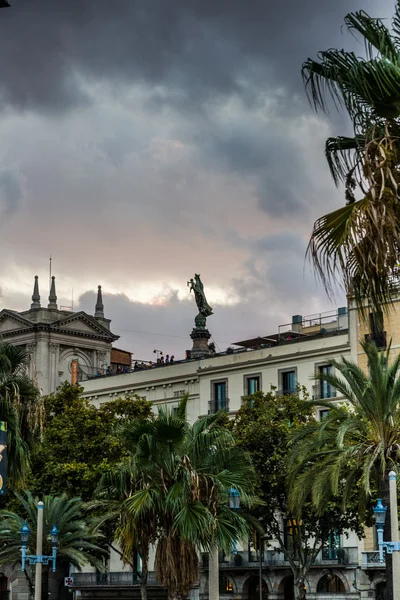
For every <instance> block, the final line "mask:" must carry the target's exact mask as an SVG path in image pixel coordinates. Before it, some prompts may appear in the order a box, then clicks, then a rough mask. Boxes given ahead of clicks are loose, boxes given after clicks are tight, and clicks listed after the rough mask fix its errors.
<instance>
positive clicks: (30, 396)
mask: <svg viewBox="0 0 400 600" xmlns="http://www.w3.org/2000/svg"><path fill="white" fill-rule="evenodd" d="M28 362H29V354H28V353H27V352H26V351H25V349H24V348H21V347H18V346H13V345H12V344H9V343H7V342H4V341H1V340H0V420H1V421H5V422H6V423H7V445H8V448H7V459H8V464H7V471H8V475H9V478H10V480H11V483H12V484H13V485H14V486H15V487H18V486H21V484H23V482H24V480H25V475H26V471H27V467H28V465H29V454H30V450H31V449H32V446H33V444H34V442H35V439H36V437H37V435H36V434H37V432H38V430H39V428H40V424H41V414H42V411H41V401H40V396H39V390H38V389H37V387H36V386H35V384H34V383H33V381H32V380H31V379H30V378H29V377H28V375H27V366H28Z"/></svg>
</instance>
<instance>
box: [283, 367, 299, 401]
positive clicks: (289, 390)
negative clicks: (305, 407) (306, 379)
mask: <svg viewBox="0 0 400 600" xmlns="http://www.w3.org/2000/svg"><path fill="white" fill-rule="evenodd" d="M281 382H282V393H283V394H284V395H288V394H293V393H294V392H295V391H296V371H295V370H293V371H283V372H282V373H281Z"/></svg>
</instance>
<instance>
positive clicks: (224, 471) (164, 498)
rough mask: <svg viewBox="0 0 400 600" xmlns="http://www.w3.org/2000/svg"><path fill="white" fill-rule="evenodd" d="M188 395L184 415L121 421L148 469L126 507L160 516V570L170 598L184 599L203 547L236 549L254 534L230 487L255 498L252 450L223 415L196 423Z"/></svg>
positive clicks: (139, 514) (137, 515)
mask: <svg viewBox="0 0 400 600" xmlns="http://www.w3.org/2000/svg"><path fill="white" fill-rule="evenodd" d="M187 401H188V399H187V397H185V398H184V399H183V400H182V401H181V403H180V405H179V408H178V413H177V415H174V414H173V413H172V412H171V411H169V410H167V409H160V411H159V414H158V416H157V417H156V418H155V419H152V420H147V421H145V422H143V421H141V422H138V421H133V422H132V421H131V422H127V423H123V424H121V426H120V427H119V433H120V435H121V438H122V439H123V441H124V443H125V445H126V447H127V448H128V449H130V451H131V453H132V456H133V457H134V460H135V462H136V465H137V469H138V471H139V472H140V475H141V484H140V489H137V490H136V491H134V492H133V494H132V495H131V497H129V498H128V499H127V500H126V502H125V507H126V510H127V511H128V513H129V515H130V516H131V518H132V519H133V520H134V521H137V520H146V518H147V517H148V516H149V515H150V516H153V515H157V549H156V557H155V571H156V576H157V579H158V581H159V583H160V585H162V586H164V587H166V588H167V589H168V593H169V597H170V598H178V599H180V598H183V597H184V596H185V595H187V593H188V591H189V588H190V586H191V585H193V584H194V583H195V582H196V581H197V580H198V577H199V561H198V553H199V551H200V550H211V551H212V550H213V549H214V548H216V547H219V548H221V549H223V550H225V551H226V552H230V551H231V550H232V544H233V542H235V541H237V540H238V539H243V538H244V537H246V535H247V534H248V531H249V522H248V520H247V519H246V517H245V515H244V514H240V513H236V512H234V511H232V510H231V509H229V507H228V492H229V490H230V489H231V488H232V487H234V488H235V489H236V490H237V491H238V492H239V493H240V494H241V496H242V503H243V504H244V505H246V504H250V503H251V502H252V501H253V498H252V495H251V492H252V476H253V471H252V466H251V462H250V459H249V457H248V455H247V454H246V453H245V452H243V451H242V450H240V449H239V448H237V447H236V446H235V440H234V438H233V436H232V434H231V433H230V432H229V431H228V430H227V429H226V428H225V427H222V426H219V425H218V419H219V415H210V416H208V417H205V418H201V419H198V420H197V421H196V422H195V423H194V424H193V425H190V424H189V423H188V421H187V419H186V416H185V412H186V404H187ZM210 576H211V574H210Z"/></svg>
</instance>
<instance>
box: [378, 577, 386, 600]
mask: <svg viewBox="0 0 400 600" xmlns="http://www.w3.org/2000/svg"><path fill="white" fill-rule="evenodd" d="M375 600H386V581H380V582H379V583H377V584H376V587H375Z"/></svg>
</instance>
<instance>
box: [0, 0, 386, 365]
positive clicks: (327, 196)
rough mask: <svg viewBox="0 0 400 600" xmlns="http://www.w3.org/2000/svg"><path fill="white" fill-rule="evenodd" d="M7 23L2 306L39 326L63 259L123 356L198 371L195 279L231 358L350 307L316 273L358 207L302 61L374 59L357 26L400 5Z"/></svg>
mask: <svg viewBox="0 0 400 600" xmlns="http://www.w3.org/2000/svg"><path fill="white" fill-rule="evenodd" d="M10 1H11V4H12V8H10V9H4V10H1V11H0V48H1V51H2V60H1V61H0V249H1V255H2V257H3V260H2V261H1V266H0V309H1V308H11V309H14V310H26V309H28V308H29V306H30V303H31V295H32V289H33V279H34V276H35V275H39V283H40V292H41V297H42V304H44V305H46V304H47V296H48V287H49V285H48V284H49V257H50V255H51V257H52V273H53V275H55V276H56V286H57V295H58V302H59V304H60V305H63V306H71V305H72V298H73V307H74V310H85V311H87V312H88V313H90V314H93V312H94V305H95V299H96V290H97V285H99V284H101V285H102V289H103V299H104V305H105V314H106V317H107V318H110V319H112V330H113V331H114V333H116V334H117V335H120V336H121V337H120V340H119V341H118V342H117V344H116V345H117V346H118V347H122V348H126V349H128V350H130V351H132V352H133V353H134V357H135V358H137V359H146V360H150V359H151V358H152V356H153V354H152V353H153V350H154V349H157V350H162V351H164V352H165V353H169V354H174V355H175V358H179V357H182V356H183V353H184V350H185V349H189V348H190V347H191V340H190V337H189V334H190V332H191V330H192V327H193V326H194V322H193V319H194V317H195V315H196V313H197V311H196V305H195V302H194V298H193V296H192V297H191V296H190V294H189V291H188V288H187V285H186V283H187V281H188V280H189V279H190V278H191V277H193V275H194V274H195V273H200V274H201V277H202V280H203V282H204V286H205V291H206V295H207V299H208V301H209V303H210V304H211V305H212V306H213V308H214V314H213V315H212V316H211V317H210V318H209V319H208V328H209V330H210V332H211V333H212V336H213V340H214V341H215V342H216V345H217V349H220V350H225V349H226V348H227V347H228V346H229V345H230V344H231V343H233V342H235V341H239V340H243V339H246V338H250V337H254V336H257V335H261V336H263V335H267V334H271V333H273V332H275V331H277V328H278V325H280V324H284V323H289V322H290V321H291V317H292V315H294V314H302V315H310V314H314V313H319V312H325V311H332V310H334V309H335V308H336V307H337V306H342V305H343V304H345V299H344V295H343V293H342V292H341V290H340V289H338V291H337V293H336V294H335V296H334V297H327V295H326V293H325V291H324V289H323V287H322V285H321V284H320V283H319V282H318V281H316V279H315V276H314V273H313V271H312V268H311V267H310V264H309V262H307V261H306V260H305V251H306V247H307V241H308V238H309V235H310V232H311V229H312V224H313V222H314V220H315V219H316V218H317V217H318V216H320V215H322V214H325V213H326V212H329V211H331V210H333V209H335V208H336V207H339V206H340V205H342V204H343V203H344V193H343V190H342V189H336V188H335V186H334V184H333V182H332V180H331V177H330V174H329V170H328V167H327V165H326V162H325V158H324V142H325V139H326V138H327V137H329V136H330V135H340V134H345V133H346V132H347V131H348V123H347V122H346V119H345V117H344V115H341V114H336V113H332V114H331V115H329V116H326V115H323V114H315V112H314V111H313V109H312V108H311V107H310V105H309V104H308V101H307V98H306V94H305V92H304V89H303V84H302V79H301V64H302V62H303V61H304V60H306V59H307V58H308V57H312V58H316V55H317V52H318V51H319V50H324V49H328V48H330V47H337V48H339V47H340V48H342V47H346V48H351V47H353V48H356V51H357V52H358V53H359V54H362V53H363V46H362V45H361V44H358V45H357V42H356V41H355V40H354V39H353V38H352V37H351V36H350V35H349V34H347V33H346V32H345V31H344V30H343V29H342V25H343V17H344V16H345V15H346V14H347V12H349V11H353V10H360V9H363V10H366V11H367V12H369V13H370V14H371V15H373V16H379V17H383V18H387V17H389V16H390V15H391V13H392V10H393V6H394V0H381V1H380V2H379V3H378V4H377V3H376V2H374V1H373V0H335V2H332V1H330V0H302V1H301V2H299V0H281V1H280V2H272V0H247V1H246V2H243V0H164V1H162V0H161V1H160V0H113V1H112V2H110V0H57V1H55V0H10Z"/></svg>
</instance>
